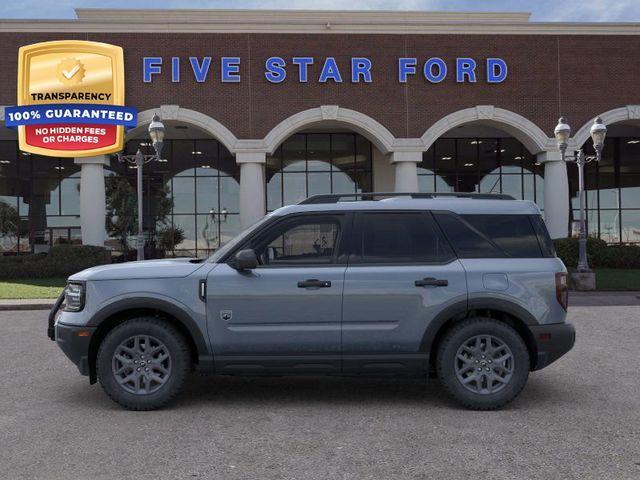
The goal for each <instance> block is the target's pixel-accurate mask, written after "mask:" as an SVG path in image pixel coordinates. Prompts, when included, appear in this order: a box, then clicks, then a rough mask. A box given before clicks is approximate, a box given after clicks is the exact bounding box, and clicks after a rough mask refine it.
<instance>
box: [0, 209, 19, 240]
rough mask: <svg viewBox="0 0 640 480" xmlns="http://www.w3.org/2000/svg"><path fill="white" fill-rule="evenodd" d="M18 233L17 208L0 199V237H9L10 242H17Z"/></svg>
mask: <svg viewBox="0 0 640 480" xmlns="http://www.w3.org/2000/svg"><path fill="white" fill-rule="evenodd" d="M19 234H20V215H19V214H18V209H17V208H16V207H13V206H11V205H9V204H8V203H6V202H2V201H0V239H2V238H9V239H11V240H12V243H13V242H15V243H16V244H17V242H18V236H19ZM13 239H15V240H13Z"/></svg>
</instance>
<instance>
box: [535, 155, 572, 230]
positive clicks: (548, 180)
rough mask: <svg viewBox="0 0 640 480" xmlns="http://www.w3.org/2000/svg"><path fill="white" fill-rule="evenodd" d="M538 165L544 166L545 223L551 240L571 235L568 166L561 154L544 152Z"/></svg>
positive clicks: (539, 158)
mask: <svg viewBox="0 0 640 480" xmlns="http://www.w3.org/2000/svg"><path fill="white" fill-rule="evenodd" d="M537 160H538V163H542V164H544V221H545V223H546V224H547V230H549V235H551V238H565V237H566V236H567V235H568V234H569V179H568V178H567V164H566V163H565V162H563V161H562V158H561V156H560V152H554V151H551V152H542V153H539V154H538V156H537Z"/></svg>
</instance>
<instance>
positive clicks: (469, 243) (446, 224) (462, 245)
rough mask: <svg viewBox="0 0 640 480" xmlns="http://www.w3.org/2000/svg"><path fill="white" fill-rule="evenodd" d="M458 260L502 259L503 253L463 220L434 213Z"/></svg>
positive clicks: (447, 213) (453, 215)
mask: <svg viewBox="0 0 640 480" xmlns="http://www.w3.org/2000/svg"><path fill="white" fill-rule="evenodd" d="M434 215H435V217H436V219H437V220H438V223H439V224H440V227H442V230H444V233H445V234H446V236H447V238H448V239H449V240H450V241H451V244H452V245H453V248H455V250H456V253H457V254H458V257H460V258H504V257H506V256H507V255H505V253H504V251H503V250H502V249H500V248H499V247H498V246H497V245H496V244H495V243H494V242H492V241H491V240H490V239H489V238H487V236H486V235H485V234H484V233H482V232H481V231H479V230H478V229H477V228H475V227H474V226H473V225H471V224H470V223H469V222H467V221H466V220H464V219H463V218H461V217H459V216H458V215H455V214H453V213H449V212H438V213H434Z"/></svg>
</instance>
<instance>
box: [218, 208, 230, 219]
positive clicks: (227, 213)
mask: <svg viewBox="0 0 640 480" xmlns="http://www.w3.org/2000/svg"><path fill="white" fill-rule="evenodd" d="M220 213H221V214H222V221H223V222H226V221H227V215H229V211H228V210H227V209H226V208H224V207H222V210H221V211H220Z"/></svg>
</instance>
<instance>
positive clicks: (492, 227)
mask: <svg viewBox="0 0 640 480" xmlns="http://www.w3.org/2000/svg"><path fill="white" fill-rule="evenodd" d="M462 217H463V218H464V219H465V220H466V221H467V222H469V224H471V225H472V226H473V227H474V228H476V229H477V230H478V231H480V232H482V233H483V234H484V235H485V236H486V237H487V238H490V239H491V240H492V241H493V242H494V243H495V244H496V245H497V246H498V247H500V248H501V249H502V250H503V251H504V252H505V253H506V254H507V255H508V256H510V257H516V258H538V257H540V255H541V253H542V252H541V251H540V245H539V243H538V237H537V235H536V232H535V231H534V229H533V225H532V224H531V221H530V220H529V216H528V215H463V216H462Z"/></svg>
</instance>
